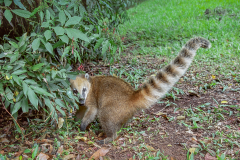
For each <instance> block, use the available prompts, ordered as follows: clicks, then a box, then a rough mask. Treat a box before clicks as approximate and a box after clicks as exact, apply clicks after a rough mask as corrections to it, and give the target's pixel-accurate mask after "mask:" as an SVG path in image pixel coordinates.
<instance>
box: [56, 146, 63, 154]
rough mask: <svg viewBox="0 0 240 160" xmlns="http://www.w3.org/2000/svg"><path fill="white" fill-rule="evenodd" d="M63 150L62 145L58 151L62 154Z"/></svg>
mask: <svg viewBox="0 0 240 160" xmlns="http://www.w3.org/2000/svg"><path fill="white" fill-rule="evenodd" d="M62 152H63V146H60V147H59V148H58V151H57V153H58V154H59V155H61V154H62Z"/></svg>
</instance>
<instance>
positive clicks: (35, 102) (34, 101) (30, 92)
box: [28, 87, 38, 110]
mask: <svg viewBox="0 0 240 160" xmlns="http://www.w3.org/2000/svg"><path fill="white" fill-rule="evenodd" d="M28 99H29V101H30V102H31V103H32V105H33V106H34V107H35V108H36V109H37V110H38V97H37V95H36V94H35V92H33V90H32V89H31V88H30V87H29V88H28Z"/></svg>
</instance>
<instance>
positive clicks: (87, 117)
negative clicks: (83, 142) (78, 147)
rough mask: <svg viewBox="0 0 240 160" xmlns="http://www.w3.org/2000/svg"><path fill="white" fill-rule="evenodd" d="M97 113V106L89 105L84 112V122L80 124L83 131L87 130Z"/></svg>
mask: <svg viewBox="0 0 240 160" xmlns="http://www.w3.org/2000/svg"><path fill="white" fill-rule="evenodd" d="M96 115H97V108H96V107H95V106H87V111H86V113H85V114H84V117H83V119H82V123H81V126H80V129H81V131H85V130H86V128H87V126H88V125H89V124H90V123H91V122H93V121H94V119H95V118H96Z"/></svg>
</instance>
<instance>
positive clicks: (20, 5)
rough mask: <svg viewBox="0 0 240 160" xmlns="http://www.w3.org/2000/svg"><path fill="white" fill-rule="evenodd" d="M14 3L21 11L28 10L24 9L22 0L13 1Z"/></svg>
mask: <svg viewBox="0 0 240 160" xmlns="http://www.w3.org/2000/svg"><path fill="white" fill-rule="evenodd" d="M13 2H14V3H15V4H16V5H17V6H18V7H19V8H21V9H24V10H26V8H25V7H24V5H23V4H22V3H21V1H20V0H13Z"/></svg>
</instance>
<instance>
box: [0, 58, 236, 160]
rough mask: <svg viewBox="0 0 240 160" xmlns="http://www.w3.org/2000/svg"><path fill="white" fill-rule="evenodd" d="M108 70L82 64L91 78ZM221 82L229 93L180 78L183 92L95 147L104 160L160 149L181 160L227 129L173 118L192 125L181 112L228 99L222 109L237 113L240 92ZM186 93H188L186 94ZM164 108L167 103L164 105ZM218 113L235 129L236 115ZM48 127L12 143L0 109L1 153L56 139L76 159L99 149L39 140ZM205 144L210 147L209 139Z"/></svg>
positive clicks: (55, 151) (9, 127)
mask: <svg viewBox="0 0 240 160" xmlns="http://www.w3.org/2000/svg"><path fill="white" fill-rule="evenodd" d="M126 59H127V58H126ZM126 59H123V60H122V62H123V63H124V62H125V63H127V61H126ZM148 60H149V59H148ZM162 62H164V60H162V61H161V63H162ZM157 63H159V60H158V59H155V58H152V59H151V61H149V63H146V64H145V65H146V67H149V68H150V69H151V68H153V67H154V66H153V64H157ZM115 67H116V68H118V67H119V65H118V64H115ZM139 67H141V66H139ZM155 67H156V66H155ZM155 67H154V68H155ZM90 68H91V69H90ZM109 68H110V67H109V66H106V65H93V64H85V65H84V69H85V71H87V72H88V73H90V74H92V75H96V74H99V72H101V73H102V74H105V75H107V74H108V73H109ZM189 72H191V71H189ZM189 72H188V74H186V77H191V76H190V73H189ZM151 74H152V73H150V72H149V73H148V74H147V75H146V76H150V75H151ZM223 83H224V84H230V83H231V84H232V85H231V87H230V89H227V90H225V91H224V92H223V88H222V86H220V85H216V86H214V87H212V88H211V87H209V89H206V90H204V91H201V92H199V87H196V85H195V84H191V81H190V80H182V81H181V80H180V82H179V83H178V84H176V85H175V87H176V88H179V89H182V90H183V91H184V93H185V94H176V97H175V98H176V99H175V100H174V99H173V98H172V97H171V96H168V97H165V98H164V99H162V100H161V102H164V103H157V104H155V105H153V106H152V107H151V108H149V109H147V110H146V111H144V112H139V113H137V114H136V115H135V116H134V118H133V120H132V121H130V122H129V123H128V124H127V126H128V127H127V128H130V129H129V130H127V129H124V130H123V131H122V132H121V133H120V134H119V135H120V136H119V137H118V139H117V140H116V141H115V143H114V144H107V145H102V146H100V147H107V148H109V149H110V150H109V151H108V153H107V154H106V155H105V156H104V157H105V159H116V160H123V159H133V156H134V155H135V159H139V157H140V156H141V155H140V154H139V153H149V154H150V155H152V156H156V154H157V152H158V151H161V153H163V154H164V155H165V156H166V155H168V159H171V160H186V155H187V152H188V150H189V148H194V147H196V145H198V144H200V145H202V143H201V142H200V141H205V140H204V139H205V137H208V138H209V139H212V138H213V137H212V134H213V133H215V132H216V131H217V130H221V128H222V129H224V130H226V128H224V127H222V126H219V127H220V129H219V127H218V126H217V125H216V126H214V127H212V129H206V128H207V127H208V126H209V125H211V124H204V126H205V128H203V129H201V128H198V129H192V130H189V129H188V128H187V127H186V126H184V125H183V124H182V123H180V121H181V120H177V117H178V116H185V118H184V119H183V120H184V122H185V123H186V124H191V123H192V121H191V120H190V118H191V117H188V116H187V115H186V114H184V111H185V110H186V109H188V108H190V107H191V108H192V109H193V111H195V110H196V109H195V107H197V106H199V105H203V104H206V103H208V104H209V105H208V107H205V108H203V110H206V111H207V110H213V109H214V106H215V107H217V106H218V105H219V104H221V102H222V101H223V100H227V102H228V105H227V106H226V107H225V109H226V110H229V111H232V112H233V113H237V112H238V111H237V110H236V109H234V108H232V107H230V106H231V105H238V106H239V105H240V98H239V97H240V92H239V91H234V90H233V89H237V88H239V87H238V83H237V82H235V81H233V80H229V79H226V80H224V79H223ZM190 90H191V91H193V92H189V91H190ZM166 104H170V105H169V106H168V105H166ZM176 108H177V109H176ZM159 112H163V113H164V114H163V115H159V114H158V113H159ZM36 114H37V113H31V114H29V115H30V119H31V118H32V119H33V118H36V116H34V115H36ZM222 114H223V115H224V117H225V119H223V120H222V121H221V123H222V124H224V125H226V124H227V125H229V126H231V129H233V128H235V129H236V130H238V131H239V122H240V119H239V117H236V116H235V115H237V114H233V115H232V116H229V115H228V114H227V113H226V114H225V113H222ZM31 115H32V117H31ZM25 116H26V115H25V114H23V115H20V116H19V118H18V123H19V125H20V126H21V127H22V128H23V129H24V130H27V128H28V127H29V124H28V122H27V121H26V118H24V117H25ZM28 118H29V117H28ZM156 118H160V120H159V121H157V120H156ZM143 119H144V120H143ZM142 120H143V121H142ZM96 123H97V122H94V123H93V124H92V125H95V124H96ZM129 126H130V127H129ZM48 127H50V125H48V126H45V127H42V128H40V129H39V130H40V132H38V133H40V134H36V137H35V138H31V137H32V136H28V140H27V141H22V140H20V139H16V137H13V136H12V133H13V132H14V130H15V127H14V123H13V121H12V117H11V116H10V115H9V113H7V112H6V110H5V109H4V108H3V107H2V106H1V107H0V135H7V136H6V137H5V138H6V139H7V140H8V142H3V141H0V154H4V155H6V154H7V153H14V154H13V155H12V156H11V157H18V156H19V155H21V154H23V149H24V148H30V149H31V147H33V142H36V141H37V142H39V144H40V146H41V145H43V144H45V145H46V144H48V145H49V146H51V145H53V144H54V143H53V141H54V139H55V138H56V137H57V138H58V140H59V141H61V143H62V144H63V148H64V150H70V149H72V150H73V151H70V153H72V154H73V155H75V157H76V156H77V155H85V157H86V158H90V157H91V156H92V155H93V153H95V152H96V151H97V150H98V149H99V145H91V144H89V143H87V142H86V141H85V142H84V141H82V140H79V141H71V143H70V144H71V146H69V144H66V143H65V142H64V140H60V138H59V137H58V135H52V134H51V133H47V134H45V137H44V139H42V138H41V136H42V133H43V132H44V131H45V130H48ZM136 131H138V132H136ZM33 132H34V131H33ZM76 132H77V130H76ZM135 133H139V135H135ZM101 135H102V133H101V130H100V131H97V132H95V133H93V132H92V131H91V130H90V131H88V132H86V134H85V135H84V136H85V137H88V139H91V137H95V139H102V138H104V136H101ZM73 138H74V134H73V135H72V137H69V139H70V140H71V139H73ZM46 139H47V140H48V142H46ZM69 139H68V140H69ZM0 140H3V136H2V137H0ZM43 140H44V141H43ZM238 141H239V140H238ZM210 143H212V141H211V142H210ZM5 144H8V147H6V146H5ZM11 145H13V146H14V147H11ZM223 145H224V144H223ZM4 146H5V147H4ZM141 146H143V147H141ZM42 147H43V146H42ZM225 147H226V148H227V149H226V152H227V151H230V150H231V147H230V146H225ZM233 149H235V150H239V148H237V146H234V147H233ZM49 150H51V149H49ZM42 152H43V149H42ZM49 152H50V151H49ZM208 152H209V151H208ZM58 153H59V149H52V150H51V153H48V154H47V152H46V154H47V155H48V156H49V157H56V156H57V154H58ZM227 153H228V152H227ZM206 154H207V150H202V151H201V154H197V155H195V156H194V159H195V160H200V159H204V156H205V155H206ZM30 157H31V156H30ZM235 157H240V152H239V153H238V155H235ZM145 158H146V157H145V155H144V154H143V155H142V157H141V159H145ZM76 159H77V158H76ZM239 159H240V158H239Z"/></svg>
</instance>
